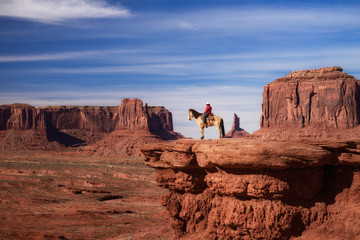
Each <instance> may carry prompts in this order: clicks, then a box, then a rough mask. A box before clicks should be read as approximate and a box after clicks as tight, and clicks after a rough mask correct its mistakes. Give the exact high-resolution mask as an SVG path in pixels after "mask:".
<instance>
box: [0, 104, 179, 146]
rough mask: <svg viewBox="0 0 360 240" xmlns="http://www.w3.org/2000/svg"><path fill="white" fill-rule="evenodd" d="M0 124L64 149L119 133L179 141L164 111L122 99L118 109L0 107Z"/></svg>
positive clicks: (16, 105)
mask: <svg viewBox="0 0 360 240" xmlns="http://www.w3.org/2000/svg"><path fill="white" fill-rule="evenodd" d="M0 124H1V125H0V130H7V131H13V130H15V131H25V130H27V131H28V132H29V130H31V131H33V133H34V135H36V136H40V137H45V138H46V139H47V140H48V141H50V142H57V143H60V144H62V145H66V146H79V145H86V144H91V143H95V142H97V141H99V140H100V139H102V138H104V137H105V136H106V135H108V134H110V133H111V132H113V131H119V130H134V131H147V132H148V133H150V134H153V135H156V136H158V137H159V138H161V139H163V140H168V139H178V138H181V137H182V136H181V135H180V134H178V133H175V132H173V123H172V115H171V113H170V112H169V111H168V110H167V109H166V108H164V107H148V106H147V105H145V106H144V105H143V102H142V101H141V100H140V99H136V98H135V99H128V98H125V99H123V100H122V101H121V106H47V107H34V106H30V105H28V104H12V105H1V106H0ZM0 135H4V134H0ZM20 135H21V134H20ZM20 135H19V136H20ZM3 139H5V138H3Z"/></svg>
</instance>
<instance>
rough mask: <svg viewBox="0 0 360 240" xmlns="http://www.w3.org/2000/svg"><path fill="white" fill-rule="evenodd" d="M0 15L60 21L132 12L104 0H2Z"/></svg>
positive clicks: (128, 14) (50, 21) (117, 15)
mask: <svg viewBox="0 0 360 240" xmlns="http://www.w3.org/2000/svg"><path fill="white" fill-rule="evenodd" d="M0 16H5V17H15V18H23V19H28V20H32V21H40V22H44V23H58V22H62V21H65V20H69V19H75V18H103V17H128V16H130V12H129V11H128V10H127V9H126V8H124V7H122V6H112V5H110V4H108V3H107V2H105V1H104V0H1V3H0Z"/></svg>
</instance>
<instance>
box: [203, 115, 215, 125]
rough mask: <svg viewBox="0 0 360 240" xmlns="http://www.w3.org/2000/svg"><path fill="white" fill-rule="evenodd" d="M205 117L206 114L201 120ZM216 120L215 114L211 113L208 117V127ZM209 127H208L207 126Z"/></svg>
mask: <svg viewBox="0 0 360 240" xmlns="http://www.w3.org/2000/svg"><path fill="white" fill-rule="evenodd" d="M203 116H204V114H202V115H201V118H202V117H203ZM214 120H215V119H214V114H213V113H210V115H209V116H207V118H206V123H205V124H206V125H209V124H211V122H212V121H214ZM206 127H207V126H206Z"/></svg>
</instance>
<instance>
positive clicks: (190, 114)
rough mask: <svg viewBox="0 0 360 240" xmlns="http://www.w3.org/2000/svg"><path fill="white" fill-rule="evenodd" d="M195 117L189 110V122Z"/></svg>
mask: <svg viewBox="0 0 360 240" xmlns="http://www.w3.org/2000/svg"><path fill="white" fill-rule="evenodd" d="M193 117H194V115H193V113H192V111H191V109H189V120H191V119H192V118H193Z"/></svg>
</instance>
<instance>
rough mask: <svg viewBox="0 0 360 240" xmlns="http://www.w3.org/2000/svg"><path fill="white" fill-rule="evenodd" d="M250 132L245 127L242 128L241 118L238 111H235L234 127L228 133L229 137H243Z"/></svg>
mask: <svg viewBox="0 0 360 240" xmlns="http://www.w3.org/2000/svg"><path fill="white" fill-rule="evenodd" d="M248 135H249V133H248V132H246V131H245V130H244V129H242V128H240V118H239V117H238V115H237V114H236V113H234V121H233V124H232V128H231V130H230V131H229V132H227V133H226V135H225V136H226V137H227V138H242V137H245V136H248Z"/></svg>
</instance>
